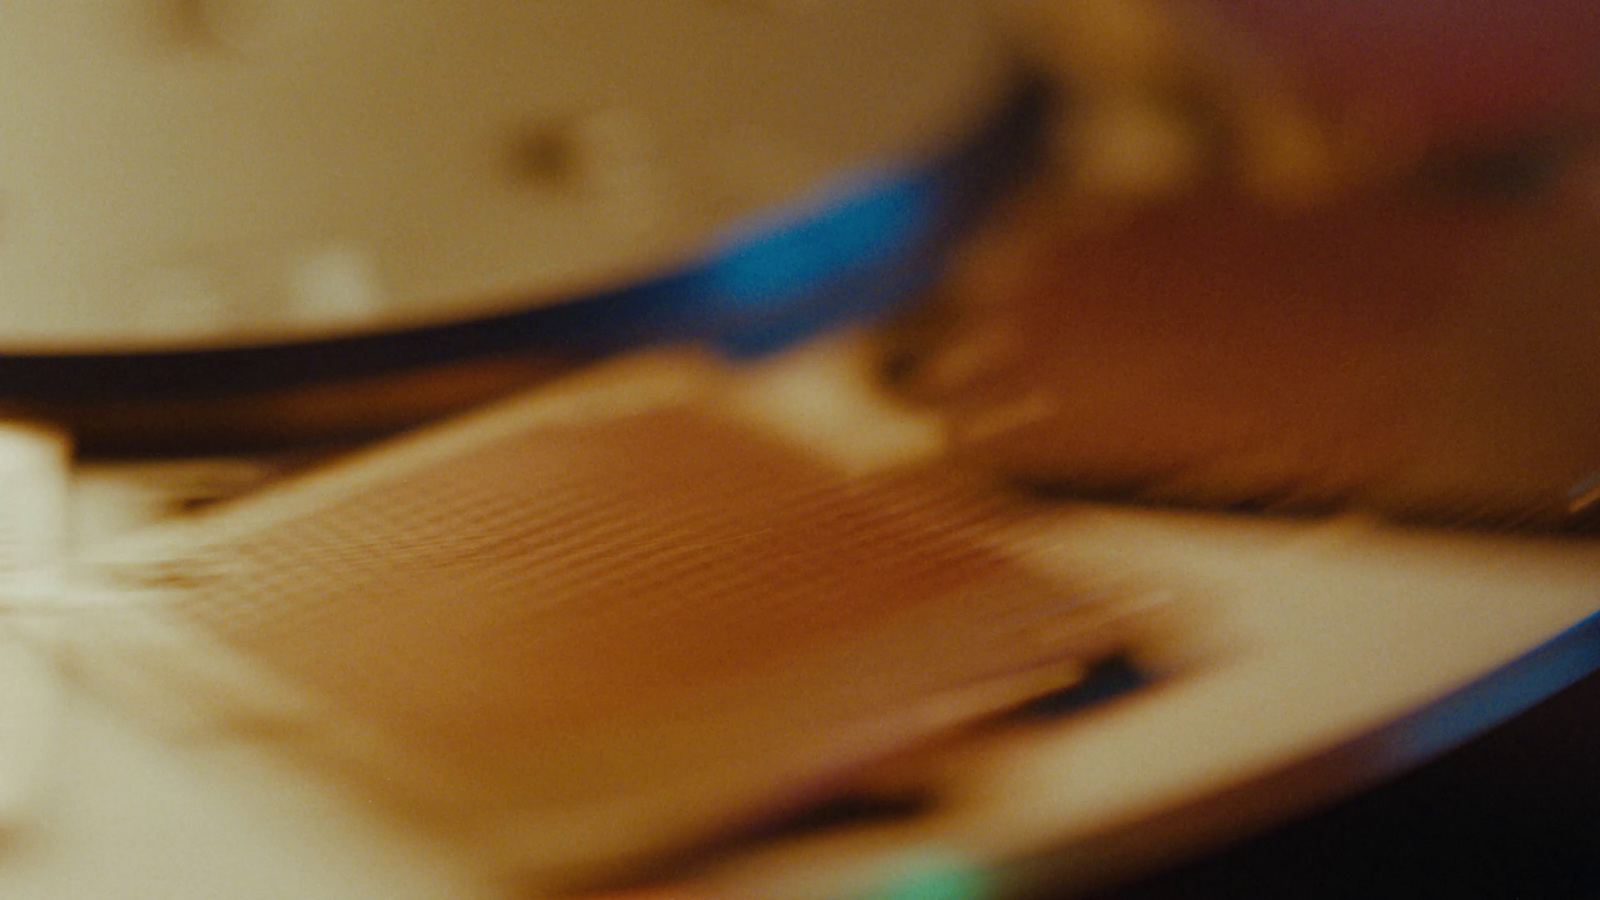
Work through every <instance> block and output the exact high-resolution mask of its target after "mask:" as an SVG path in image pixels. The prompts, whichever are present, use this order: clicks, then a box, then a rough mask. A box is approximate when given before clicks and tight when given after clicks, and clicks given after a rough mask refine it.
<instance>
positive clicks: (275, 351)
mask: <svg viewBox="0 0 1600 900" xmlns="http://www.w3.org/2000/svg"><path fill="white" fill-rule="evenodd" d="M1044 93H1045V89H1044V88H1043V86H1042V85H1041V84H1039V83H1037V82H1034V81H1031V80H1028V81H1022V82H1020V83H1019V86H1018V89H1017V90H1016V91H1015V93H1014V94H1013V95H1012V97H1011V99H1010V101H1009V102H1008V103H1007V104H1006V105H1005V106H1004V108H1003V109H1002V110H1000V111H999V114H998V115H996V116H995V117H994V118H993V120H992V121H990V122H989V123H988V124H987V125H986V127H984V128H983V129H982V130H981V131H980V133H978V134H976V135H974V136H973V137H972V138H971V139H969V140H967V141H966V142H965V143H963V144H962V145H961V146H959V147H957V148H956V149H955V150H954V151H952V152H949V153H947V154H945V155H943V156H941V157H938V158H935V159H933V160H931V161H926V162H925V163H924V164H922V165H920V166H916V167H913V168H912V169H910V170H909V171H898V172H880V173H866V174H861V173H858V174H857V175H856V177H855V178H853V179H851V180H849V181H848V182H845V183H843V184H839V185H836V186H835V188H834V189H833V190H832V191H830V192H828V193H827V195H826V196H823V197H821V198H820V199H819V200H817V201H815V202H812V203H809V204H805V205H804V206H802V207H801V208H799V209H792V210H789V211H788V212H787V214H786V215H784V216H783V217H781V218H778V219H773V218H771V217H769V218H767V219H766V220H764V221H762V222H759V223H755V224H752V225H749V226H747V227H745V228H743V229H741V230H740V231H738V232H737V233H734V234H732V235H730V236H728V237H727V238H726V239H725V240H724V241H723V242H722V243H721V244H720V245H719V246H717V247H715V248H713V250H712V252H710V253H709V254H707V256H706V257H705V258H704V259H703V260H702V261H701V262H700V263H699V264H696V265H693V266H690V267H688V268H687V269H684V270H679V271H676V272H673V273H670V274H668V275H665V276H663V277H660V278H656V279H653V280H649V281H645V282H642V283H637V284H633V285H629V286H627V287H624V288H619V289H617V290H613V291H605V292H601V293H597V294H594V295H591V296H588V297H583V298H578V299H573V300H568V301H566V302H563V303H560V304H556V305H551V306H538V307H532V308H526V309H519V310H515V311H512V312H508V313H499V314H493V315H487V316H483V317H479V318H473V319H468V320H461V321H453V322H450V323H446V324H441V325H428V326H422V327H416V328H407V329H400V330H395V331H386V332H382V333H376V334H357V335H347V336H338V337H330V338H325V339H316V340H306V341H293V342H283V343H265V344H249V345H243V346H234V347H221V348H218V347H210V348H203V349H175V350H157V351H137V352H113V353H5V352H3V351H0V399H13V400H22V401H26V402H29V403H40V402H43V403H50V402H72V401H81V400H93V401H97V402H104V401H116V400H119V399H157V398H159V399H182V398H188V397H214V396H225V395H229V394H237V393H249V392H259V391H269V390H281V389H284V388H292V387H297V386H303V385H310V384H318V383H324V382H334V381H342V380H348V379H353V378H362V377H369V376H377V375H382V374H386V373H392V372H397V371H404V370H408V369H417V368H425V367H428V366H437V365H444V364H449V363H453V362H459V361H463V360H470V359H474V358H482V357H488V356H494V355H508V354H530V353H554V354H558V355H561V356H564V357H579V358H583V357H590V356H595V355H600V354H606V353H614V352H618V351H622V350H627V349H631V348H636V347H642V346H648V345H651V344H661V343H674V342H687V341H698V342H706V343H710V344H711V345H713V346H716V347H718V348H721V349H722V350H724V351H726V352H729V353H732V354H736V355H744V354H756V353H761V352H765V351H768V350H771V349H774V348H777V347H781V346H783V345H785V344H788V343H791V342H793V341H795V340H798V339H801V338H803V337H806V336H808V335H811V334H814V333H816V332H817V331H819V330H821V329H824V328H827V327H829V326H833V325H836V324H839V323H842V322H846V321H851V320H860V319H863V318H870V317H873V316H878V315H881V314H883V313H884V312H886V311H889V310H891V309H893V308H895V307H896V306H898V305H900V304H902V303H904V302H905V301H906V300H907V299H909V298H911V297H914V296H915V295H916V294H917V293H918V292H919V291H920V290H921V289H922V288H925V287H926V286H927V285H928V284H929V282H931V281H932V280H933V279H934V278H935V277H936V276H937V273H938V271H939V263H940V261H941V260H942V259H943V258H944V257H945V255H946V252H947V251H948V249H949V245H950V243H951V241H952V240H953V239H954V238H955V237H956V236H957V235H959V234H960V233H961V232H962V231H963V230H964V229H965V228H966V227H967V226H968V225H969V224H970V223H971V220H972V219H973V217H974V216H975V215H976V214H977V212H978V211H979V210H980V209H981V208H982V207H983V206H984V205H985V204H986V202H987V201H989V200H991V199H992V198H993V197H995V196H996V195H997V194H998V193H999V192H1001V191H1002V190H1004V189H1005V188H1006V187H1007V186H1008V185H1010V184H1011V183H1013V182H1014V181H1015V180H1017V179H1018V177H1019V176H1020V174H1021V173H1023V172H1025V171H1026V170H1027V169H1028V168H1029V167H1030V165H1031V163H1032V162H1033V160H1034V159H1035V157H1036V151H1037V147H1038V143H1039V141H1038V137H1039V134H1040V131H1041V128H1040V125H1041V123H1042V121H1043V118H1044V107H1045V98H1044Z"/></svg>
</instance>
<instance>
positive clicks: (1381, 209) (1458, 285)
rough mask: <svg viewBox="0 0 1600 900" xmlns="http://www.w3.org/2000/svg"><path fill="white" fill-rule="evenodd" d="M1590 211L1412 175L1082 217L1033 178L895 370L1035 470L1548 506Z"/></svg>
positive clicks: (1550, 509) (1594, 384) (1552, 519)
mask: <svg viewBox="0 0 1600 900" xmlns="http://www.w3.org/2000/svg"><path fill="white" fill-rule="evenodd" d="M1080 212H1082V211H1080ZM1597 226H1600V217H1597V216H1596V215H1595V214H1594V213H1593V212H1591V211H1588V210H1584V209H1577V208H1558V207H1556V206H1554V205H1543V206H1541V205H1534V204H1523V205H1518V204H1514V203H1509V202H1507V203H1490V202H1487V201H1485V200H1482V199H1481V198H1480V199H1471V198H1460V197H1440V196H1437V195H1428V194H1425V193H1423V192H1420V191H1413V192H1407V193H1400V192H1388V193H1384V194H1373V195H1360V196H1350V197H1347V198H1345V199H1342V200H1339V201H1338V202H1333V203H1328V204H1325V205H1322V206H1316V207H1311V208H1305V209H1296V208H1292V207H1279V206H1274V205H1272V204H1270V203H1266V202H1263V201H1260V200H1256V199H1250V198H1243V197H1238V196H1226V195H1223V196H1197V197H1182V198H1175V199H1172V200H1168V201H1161V202H1153V203H1148V204H1145V205H1142V206H1140V207H1138V208H1136V209H1131V210H1130V209H1122V210H1120V211H1119V212H1116V213H1106V214H1104V215H1100V216H1098V217H1094V216H1092V214H1090V213H1087V212H1085V213H1084V214H1083V215H1082V216H1080V217H1078V218H1077V219H1073V218H1070V217H1069V216H1068V215H1067V214H1066V213H1065V212H1064V211H1063V209H1062V207H1061V205H1060V204H1059V203H1058V202H1057V201H1055V200H1054V199H1053V198H1049V197H1045V198H1034V199H1033V200H1032V201H1030V203H1029V204H1027V205H1024V206H1023V207H1021V208H1019V209H1017V210H1014V211H1013V214H1012V215H1011V216H1010V217H1009V218H1008V219H1007V220H1005V221H1004V222H1001V223H999V224H997V226H996V227H995V229H994V230H993V231H992V232H991V233H990V234H989V235H987V236H986V238H985V240H984V241H982V242H980V243H978V244H976V245H974V247H973V248H972V252H971V253H970V254H969V256H968V258H967V259H966V261H965V265H964V266H963V268H962V269H961V270H960V271H959V272H958V273H957V274H956V277H955V278H954V279H953V280H952V282H951V285H950V287H949V290H948V295H947V297H946V301H947V307H948V308H947V310H946V312H945V315H946V316H947V318H945V319H943V320H942V321H939V320H938V318H937V317H936V316H933V317H930V321H933V322H934V324H931V325H925V326H924V330H923V331H922V332H921V333H920V334H919V335H918V337H917V338H916V340H914V341H912V342H911V343H910V344H908V345H907V346H906V347H903V348H902V350H901V358H900V360H899V369H900V370H901V372H902V375H903V383H904V384H905V386H906V388H907V389H908V390H909V391H910V392H912V393H913V394H915V395H918V396H921V397H922V398H924V399H928V400H932V401H935V402H937V403H939V404H942V405H943V406H944V407H945V408H946V409H947V411H948V412H949V413H950V416H951V423H952V431H953V433H954V436H955V437H956V442H957V444H958V446H959V447H960V448H961V451H962V452H964V453H965V454H967V455H968V456H970V457H972V458H976V459H978V460H980V461H982V462H983V463H985V464H987V465H989V466H991V467H993V468H995V469H997V470H999V471H1000V472H1003V473H1005V474H1006V475H1008V476H1011V477H1015V478H1018V479H1023V480H1026V481H1030V482H1042V483H1049V484H1052V485H1057V486H1063V487H1066V488H1069V489H1072V490H1076V491H1081V492H1090V493H1095V494H1108V493H1109V494H1113V495H1118V496H1131V497H1136V498H1140V499H1145V500H1155V501H1170V502H1179V503H1193V504H1204V505H1249V506H1265V507H1273V508H1290V509H1307V508H1312V509H1322V508H1330V507H1336V506H1346V505H1354V506H1357V507H1365V508H1371V509H1376V510H1380V511H1383V512H1385V513H1390V514H1393V515H1396V516H1400V517H1404V518H1424V519H1430V520H1442V521H1446V522H1450V523H1473V524H1490V523H1494V524H1506V525H1509V524H1522V523H1539V524H1542V525H1556V524H1559V523H1562V522H1565V521H1567V520H1568V519H1569V517H1570V514H1571V513H1572V512H1573V510H1570V509H1569V504H1571V503H1572V502H1573V499H1572V497H1570V496H1569V493H1570V492H1572V491H1573V490H1575V489H1579V488H1580V487H1581V485H1582V484H1583V483H1584V481H1585V479H1586V478H1588V477H1590V476H1591V475H1592V473H1594V472H1595V471H1596V470H1600V354H1597V353H1596V352H1595V348H1596V347H1597V346H1600V304H1596V302H1595V301H1596V299H1597V297H1596V294H1597V291H1600V228H1597ZM930 328H931V329H932V331H933V332H934V333H932V334H930V333H929V331H928V330H927V329H930ZM941 329H942V331H941ZM919 342H920V343H919Z"/></svg>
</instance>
